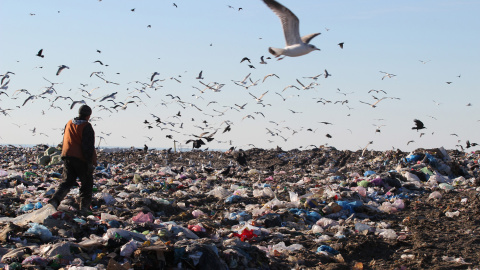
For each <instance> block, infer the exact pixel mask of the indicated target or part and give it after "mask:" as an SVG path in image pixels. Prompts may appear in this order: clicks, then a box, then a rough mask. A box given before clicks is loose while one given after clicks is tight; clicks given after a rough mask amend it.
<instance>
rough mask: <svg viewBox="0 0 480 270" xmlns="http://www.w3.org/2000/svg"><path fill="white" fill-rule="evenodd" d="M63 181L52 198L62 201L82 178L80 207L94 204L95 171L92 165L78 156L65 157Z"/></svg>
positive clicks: (86, 207) (83, 207)
mask: <svg viewBox="0 0 480 270" xmlns="http://www.w3.org/2000/svg"><path fill="white" fill-rule="evenodd" d="M63 161H64V165H63V175H62V177H63V182H62V183H61V184H60V186H59V187H58V189H57V191H56V192H55V194H53V198H52V200H54V201H56V202H58V203H60V202H61V201H62V200H63V198H65V196H67V194H68V192H70V189H71V188H72V187H74V186H76V185H77V177H78V178H79V179H80V183H81V186H80V198H81V200H80V209H88V208H90V205H91V204H92V189H93V171H92V170H91V169H90V166H89V165H88V164H87V163H85V162H83V161H81V160H80V159H77V158H69V157H67V158H63Z"/></svg>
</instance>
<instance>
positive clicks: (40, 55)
mask: <svg viewBox="0 0 480 270" xmlns="http://www.w3.org/2000/svg"><path fill="white" fill-rule="evenodd" d="M42 53H43V49H40V51H38V53H37V56H38V57H41V58H43V57H45V55H43V54H42Z"/></svg>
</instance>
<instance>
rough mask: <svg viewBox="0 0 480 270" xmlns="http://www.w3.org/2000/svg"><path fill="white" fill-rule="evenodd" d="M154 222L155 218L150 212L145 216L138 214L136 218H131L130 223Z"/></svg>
mask: <svg viewBox="0 0 480 270" xmlns="http://www.w3.org/2000/svg"><path fill="white" fill-rule="evenodd" d="M154 220H155V218H154V217H153V214H152V213H151V212H148V213H146V214H144V213H143V212H140V213H138V214H137V215H136V216H134V217H132V221H133V222H135V223H152V222H153V221H154Z"/></svg>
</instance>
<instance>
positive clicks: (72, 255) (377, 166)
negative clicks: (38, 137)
mask: <svg viewBox="0 0 480 270" xmlns="http://www.w3.org/2000/svg"><path fill="white" fill-rule="evenodd" d="M0 149H1V152H0V153H1V155H0V162H1V168H0V180H1V182H0V188H1V189H2V194H1V196H0V242H1V246H0V256H1V260H0V262H1V263H0V267H3V269H108V270H111V269H125V270H126V269H480V178H479V164H478V162H479V158H480V152H479V151H476V152H460V151H457V150H444V149H442V148H439V149H417V150H416V151H414V152H412V153H408V152H402V151H400V150H397V151H365V152H364V153H362V151H356V152H352V151H340V150H336V149H335V148H333V147H322V148H315V149H310V150H302V151H299V150H290V151H283V150H281V149H279V148H278V149H270V150H263V149H249V150H245V151H244V152H243V151H233V152H232V153H227V152H225V151H222V152H220V151H188V152H177V153H175V152H174V151H172V150H169V151H168V150H149V151H148V152H144V151H143V150H140V149H128V150H124V151H118V152H113V153H110V152H107V151H100V152H99V153H98V154H99V158H98V160H99V164H98V166H97V168H96V170H95V193H94V200H93V205H92V209H91V210H92V213H91V215H88V216H80V214H79V213H78V212H77V211H76V210H77V207H78V204H77V202H76V200H77V198H78V188H76V189H73V190H72V191H71V192H70V193H69V195H67V197H66V198H65V200H64V201H63V202H62V204H61V205H60V206H59V207H58V209H57V210H54V209H53V208H52V207H51V206H50V205H48V204H47V201H48V199H49V198H50V197H51V195H52V189H54V188H56V187H57V185H58V183H59V181H60V175H61V172H62V164H61V160H59V159H58V156H57V157H55V155H56V154H58V151H55V150H54V149H52V148H48V149H47V147H46V146H36V147H33V148H22V147H14V146H0ZM45 156H49V158H44V157H45ZM47 162H50V164H48V165H47V164H46V163H47ZM41 164H43V165H41ZM30 208H33V209H30Z"/></svg>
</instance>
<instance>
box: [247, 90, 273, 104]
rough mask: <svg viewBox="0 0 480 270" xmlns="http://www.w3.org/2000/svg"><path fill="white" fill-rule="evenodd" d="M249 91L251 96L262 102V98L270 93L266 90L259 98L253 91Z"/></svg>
mask: <svg viewBox="0 0 480 270" xmlns="http://www.w3.org/2000/svg"><path fill="white" fill-rule="evenodd" d="M248 93H249V94H250V96H252V97H253V98H254V99H255V100H256V101H257V102H262V98H263V97H264V96H265V95H266V94H267V93H268V91H267V92H265V93H263V94H262V95H261V96H259V97H258V98H257V97H256V96H254V95H253V94H252V93H250V92H248Z"/></svg>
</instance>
